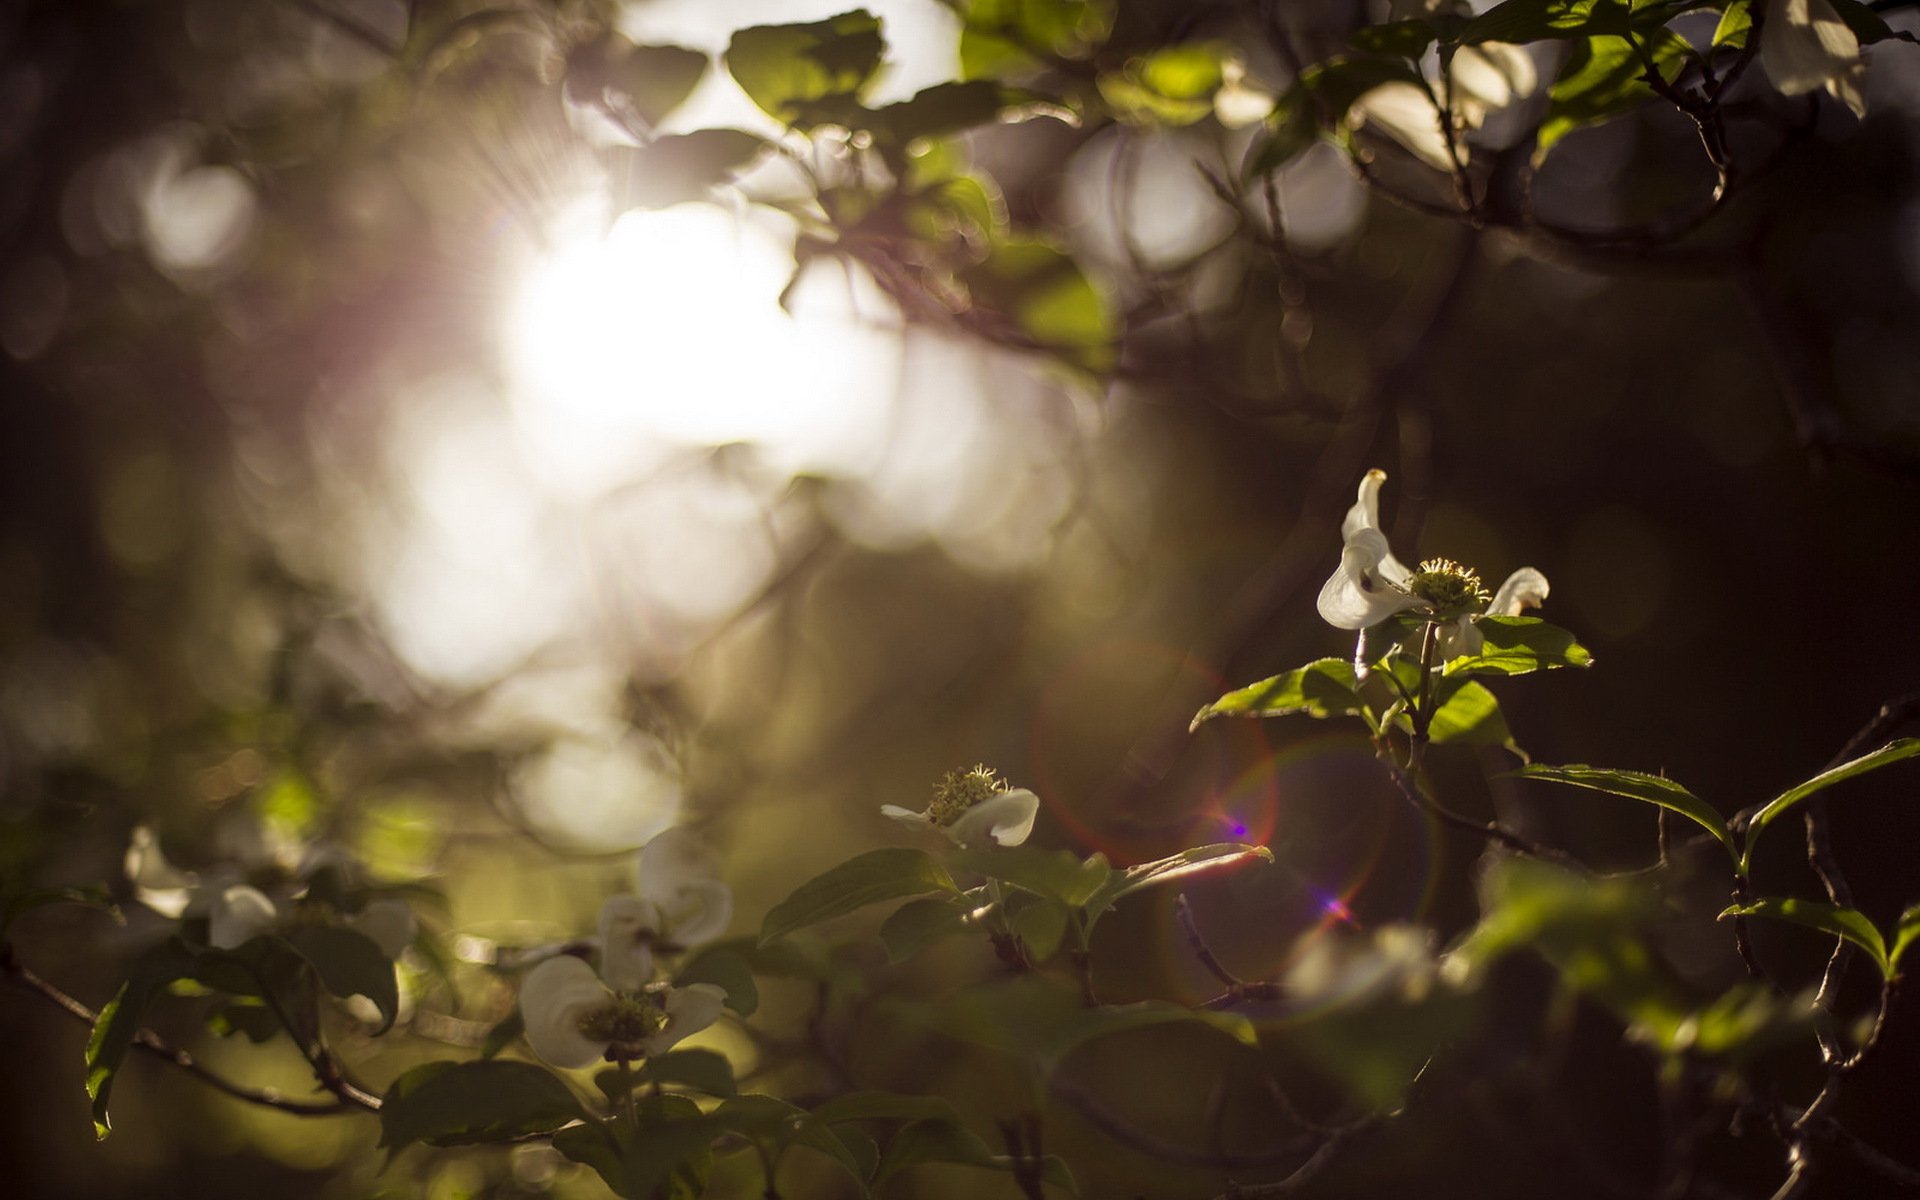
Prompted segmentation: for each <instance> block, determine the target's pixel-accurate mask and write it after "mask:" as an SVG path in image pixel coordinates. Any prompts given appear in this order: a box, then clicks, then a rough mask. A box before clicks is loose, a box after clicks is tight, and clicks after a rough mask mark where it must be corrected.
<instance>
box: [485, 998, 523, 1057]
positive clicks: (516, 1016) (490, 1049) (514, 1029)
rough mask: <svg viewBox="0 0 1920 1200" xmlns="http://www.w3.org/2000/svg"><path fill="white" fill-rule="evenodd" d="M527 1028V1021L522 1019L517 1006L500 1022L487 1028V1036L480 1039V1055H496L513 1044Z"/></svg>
mask: <svg viewBox="0 0 1920 1200" xmlns="http://www.w3.org/2000/svg"><path fill="white" fill-rule="evenodd" d="M526 1028H527V1025H526V1022H525V1021H524V1020H522V1019H521V1016H520V1010H519V1009H518V1008H515V1009H514V1010H513V1011H512V1012H510V1013H508V1014H507V1015H506V1018H505V1019H504V1020H502V1021H501V1022H500V1023H499V1024H497V1025H495V1026H494V1027H493V1028H492V1029H489V1030H487V1036H486V1037H485V1038H483V1039H481V1041H480V1057H481V1058H494V1057H496V1056H497V1055H499V1053H500V1052H501V1051H502V1050H505V1049H506V1048H507V1047H508V1046H511V1045H513V1043H514V1039H516V1038H518V1037H519V1036H520V1035H521V1034H522V1033H524V1032H526Z"/></svg>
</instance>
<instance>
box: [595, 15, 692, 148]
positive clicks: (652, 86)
mask: <svg viewBox="0 0 1920 1200" xmlns="http://www.w3.org/2000/svg"><path fill="white" fill-rule="evenodd" d="M706 73H707V56H706V55H705V54H704V53H702V52H701V51H699V50H688V49H686V48H685V47H682V46H636V45H635V44H634V43H632V42H630V41H628V40H627V39H626V38H624V37H622V36H621V35H619V34H618V33H613V32H607V33H604V34H602V35H601V36H600V37H598V38H595V39H594V40H592V41H589V42H584V43H582V44H581V45H579V46H576V47H575V48H574V49H573V51H572V53H570V54H568V55H567V94H568V95H569V96H570V97H572V98H573V100H574V101H575V102H576V103H596V102H601V101H603V100H608V101H611V102H612V103H613V106H614V107H615V109H616V110H618V111H624V112H626V113H631V114H632V115H633V116H635V117H638V118H639V119H640V121H641V122H643V123H644V125H645V126H646V127H648V128H651V127H653V126H655V125H658V124H659V123H660V121H661V120H662V119H663V118H664V117H665V116H666V115H667V114H668V113H670V112H672V111H673V110H674V109H676V108H678V107H679V106H680V105H681V103H682V102H684V101H685V100H686V98H687V96H688V95H690V94H691V93H692V92H693V89H694V86H695V85H696V84H698V83H699V82H700V77H701V76H703V75H705V74H706Z"/></svg>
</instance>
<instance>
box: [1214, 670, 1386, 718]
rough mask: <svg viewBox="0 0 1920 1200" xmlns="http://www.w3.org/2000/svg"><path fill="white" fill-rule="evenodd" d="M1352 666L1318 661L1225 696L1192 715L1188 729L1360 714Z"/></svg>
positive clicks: (1356, 684) (1356, 683) (1356, 685)
mask: <svg viewBox="0 0 1920 1200" xmlns="http://www.w3.org/2000/svg"><path fill="white" fill-rule="evenodd" d="M1358 686H1359V685H1358V682H1357V681H1356V680H1355V678H1354V672H1353V664H1352V663H1350V662H1347V661H1346V660H1345V659H1339V658H1321V659H1316V660H1314V661H1313V662H1310V663H1308V664H1307V665H1306V666H1304V667H1296V668H1294V669H1293V670H1291V671H1288V672H1286V673H1285V674H1281V675H1275V676H1273V677H1272V678H1270V679H1263V680H1261V681H1260V682H1259V683H1253V684H1248V685H1247V686H1246V687H1243V688H1239V689H1237V690H1235V691H1231V692H1228V693H1227V694H1226V695H1224V696H1222V697H1220V698H1219V699H1218V700H1215V701H1214V702H1213V703H1212V704H1209V705H1207V706H1206V707H1205V708H1203V709H1201V710H1200V711H1199V712H1198V713H1196V714H1194V718H1193V721H1192V723H1191V724H1190V725H1189V726H1188V728H1190V729H1198V728H1200V725H1201V723H1202V722H1203V721H1208V720H1211V719H1212V718H1214V717H1219V716H1249V717H1282V716H1288V715H1290V714H1292V713H1305V714H1307V715H1308V716H1310V717H1316V718H1322V719H1324V718H1326V717H1335V716H1350V715H1352V714H1354V713H1357V712H1359V711H1360V710H1361V707H1362V705H1361V703H1360V696H1359V694H1358V692H1357V691H1356V689H1357V687H1358Z"/></svg>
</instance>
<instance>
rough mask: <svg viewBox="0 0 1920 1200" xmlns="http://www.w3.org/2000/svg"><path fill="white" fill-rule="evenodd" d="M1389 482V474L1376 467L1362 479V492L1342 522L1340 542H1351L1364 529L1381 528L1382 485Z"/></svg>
mask: <svg viewBox="0 0 1920 1200" xmlns="http://www.w3.org/2000/svg"><path fill="white" fill-rule="evenodd" d="M1386 481H1387V473H1386V472H1385V471H1382V470H1381V469H1380V468H1378V467H1375V468H1374V469H1373V470H1371V471H1368V472H1367V473H1366V474H1365V475H1362V476H1361V477H1360V491H1359V494H1358V495H1357V496H1356V497H1355V498H1354V501H1353V507H1352V508H1349V509H1348V510H1347V515H1346V516H1345V517H1344V518H1343V519H1342V520H1341V522H1340V540H1341V541H1342V542H1345V541H1348V540H1350V539H1351V538H1352V537H1353V535H1354V534H1356V533H1358V532H1360V531H1361V530H1362V529H1378V528H1380V485H1381V484H1383V483H1385V482H1386Z"/></svg>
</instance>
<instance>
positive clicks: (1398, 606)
mask: <svg viewBox="0 0 1920 1200" xmlns="http://www.w3.org/2000/svg"><path fill="white" fill-rule="evenodd" d="M1356 507H1357V506H1356ZM1396 575H1397V578H1395V576H1396ZM1406 579H1407V569H1406V568H1405V567H1404V566H1401V565H1400V563H1399V562H1397V561H1396V560H1395V559H1394V557H1393V555H1392V554H1391V553H1389V552H1388V550H1387V536H1386V535H1385V534H1383V533H1381V532H1380V531H1379V530H1378V529H1367V528H1363V529H1359V530H1357V531H1355V532H1354V533H1353V534H1352V535H1351V536H1349V537H1348V538H1347V544H1346V548H1345V549H1343V550H1341V552H1340V565H1339V566H1338V567H1336V568H1334V572H1333V575H1332V576H1331V577H1329V578H1328V580H1327V582H1326V583H1325V584H1323V585H1321V588H1320V598H1319V601H1318V602H1317V607H1318V608H1319V610H1320V617H1321V619H1322V620H1324V621H1326V623H1327V624H1329V625H1331V626H1333V627H1334V628H1335V629H1365V628H1366V627H1367V626H1369V625H1376V624H1378V623H1379V622H1381V621H1384V620H1386V619H1387V618H1388V617H1390V616H1392V615H1393V614H1394V613H1397V612H1405V611H1406V610H1407V609H1410V608H1418V607H1420V605H1421V603H1422V601H1421V600H1420V599H1419V598H1418V597H1415V596H1411V595H1409V594H1407V593H1406V592H1404V591H1401V590H1399V588H1398V587H1397V586H1395V585H1397V584H1401V583H1404V582H1405V581H1406Z"/></svg>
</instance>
